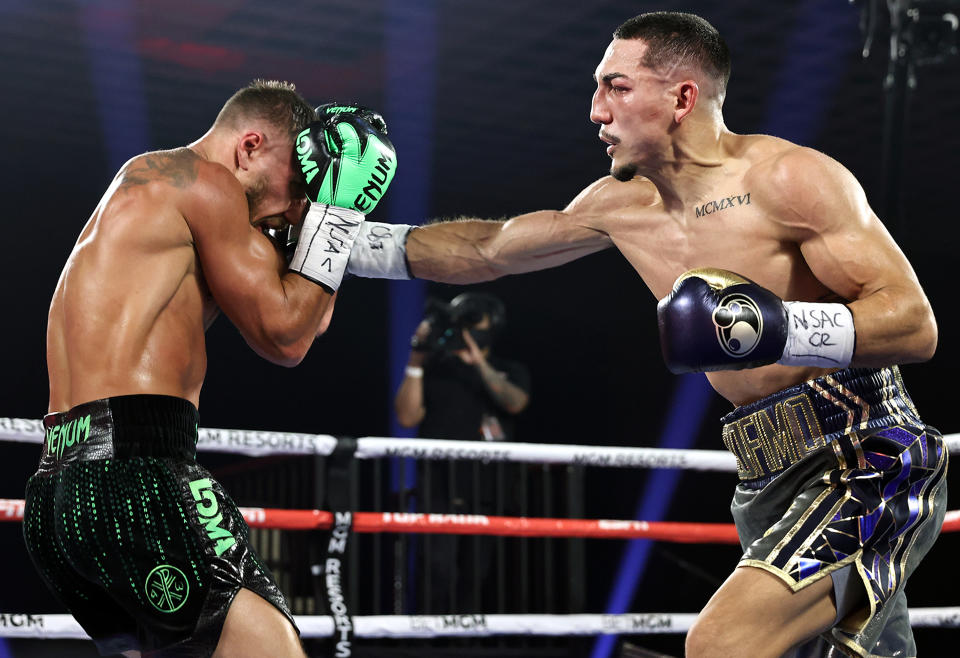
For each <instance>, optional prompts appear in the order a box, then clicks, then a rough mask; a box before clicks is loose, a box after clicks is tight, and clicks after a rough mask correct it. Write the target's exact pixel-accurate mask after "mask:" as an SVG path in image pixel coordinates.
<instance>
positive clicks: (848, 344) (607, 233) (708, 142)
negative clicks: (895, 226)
mask: <svg viewBox="0 0 960 658" xmlns="http://www.w3.org/2000/svg"><path fill="white" fill-rule="evenodd" d="M729 74H730V54H729V50H728V48H727V46H726V43H725V42H724V41H723V39H722V38H721V37H720V35H719V34H718V33H717V31H716V30H715V29H714V28H713V26H711V25H710V24H709V23H708V22H707V21H705V20H703V19H702V18H700V17H698V16H694V15H691V14H683V13H677V12H652V13H649V14H642V15H640V16H636V17H634V18H632V19H630V20H628V21H626V22H625V23H623V24H622V25H621V26H620V27H619V28H617V30H616V32H614V38H613V40H612V42H611V43H610V45H609V46H608V48H607V51H606V53H605V54H604V56H603V58H602V60H601V61H600V64H599V65H598V66H597V68H596V70H595V71H594V80H595V83H596V86H595V89H594V94H593V102H592V106H591V112H590V118H591V120H592V121H593V122H594V123H596V124H599V126H600V130H599V137H600V139H601V140H602V141H603V143H604V145H605V147H606V151H607V154H608V155H609V157H610V158H611V167H610V174H611V175H610V176H608V177H605V178H602V179H600V180H598V181H596V182H595V183H593V184H592V185H590V186H589V187H587V188H586V189H585V190H583V191H582V192H581V193H580V194H579V195H577V196H576V198H574V199H573V201H571V202H570V203H569V204H568V205H567V206H566V208H564V209H563V210H562V211H553V210H544V211H537V212H531V213H527V214H524V215H519V216H517V217H514V218H512V219H510V220H508V221H505V222H504V221H485V220H481V219H479V218H477V219H460V220H457V221H450V222H437V223H431V224H429V225H428V226H422V227H413V228H411V227H409V226H404V225H394V226H392V227H390V225H387V226H388V227H390V228H387V229H378V230H379V232H380V233H382V234H384V235H385V236H386V237H385V238H384V239H382V240H381V244H380V246H381V248H380V249H377V250H367V249H354V251H353V252H352V254H351V258H350V262H349V263H348V271H350V272H352V273H354V274H356V275H359V276H377V277H389V278H409V277H410V276H415V277H419V278H424V279H429V280H434V281H442V282H446V283H474V282H479V281H485V280H489V279H493V278H497V277H500V276H504V275H507V274H519V273H522V272H530V271H534V270H541V269H544V268H548V267H554V266H557V265H561V264H563V263H567V262H569V261H571V260H574V259H576V258H579V257H581V256H584V255H587V254H590V253H594V252H596V251H599V250H602V249H606V248H609V247H616V248H617V249H618V250H619V251H620V253H621V254H623V256H624V257H625V258H626V259H627V260H628V261H629V262H630V264H631V265H632V266H633V268H634V269H635V270H636V271H637V273H638V274H639V275H640V277H641V278H642V279H643V281H644V282H645V283H646V284H647V286H648V288H649V289H650V290H651V291H652V293H653V294H654V296H655V298H657V299H660V300H661V301H660V304H659V309H658V311H659V312H658V317H659V323H660V330H661V347H662V351H663V356H664V358H665V360H666V364H667V366H668V368H669V369H670V370H672V371H674V372H695V371H704V372H706V373H707V375H706V376H707V379H708V380H709V382H710V384H711V385H712V386H713V388H714V389H715V390H716V391H717V392H718V393H719V394H720V395H722V396H723V397H724V398H726V399H727V400H728V401H730V402H731V403H732V404H733V405H734V410H733V411H732V412H731V413H730V414H729V415H727V416H726V417H725V418H724V423H723V430H722V438H723V442H724V445H726V447H727V448H728V449H729V450H730V451H731V452H733V453H734V454H735V455H736V457H737V466H738V471H739V478H740V482H739V484H738V486H737V487H736V490H735V493H734V499H733V504H732V507H731V510H732V512H733V516H734V520H735V522H736V525H737V530H738V532H739V535H740V539H741V544H742V546H743V548H744V553H743V557H742V559H741V560H740V563H739V565H738V567H737V568H736V569H734V571H733V573H732V574H731V575H730V577H729V578H728V579H727V580H726V582H724V584H723V585H722V586H721V587H720V588H719V589H718V590H717V592H716V594H715V595H714V596H713V597H712V598H711V599H710V601H709V602H707V604H706V606H705V607H704V609H703V611H702V612H701V614H700V615H699V617H698V619H697V621H696V623H695V624H694V625H693V627H692V629H691V630H690V632H689V633H688V634H687V638H686V655H687V656H691V657H692V656H722V657H724V658H728V657H730V656H744V657H750V658H755V657H757V656H783V655H790V656H799V655H802V656H814V655H826V653H827V652H828V651H830V650H831V649H830V647H833V649H834V650H836V651H839V652H840V653H842V654H844V655H857V656H901V655H903V656H910V655H916V654H917V647H916V645H915V642H914V639H913V634H912V632H911V629H910V624H909V619H908V616H907V607H906V595H905V593H904V587H905V584H906V582H907V580H908V578H909V576H910V574H911V573H912V571H913V569H914V568H915V567H916V565H917V563H918V562H919V561H920V560H921V559H922V558H923V556H924V555H925V554H926V553H927V551H929V549H930V547H931V546H932V544H933V542H934V540H935V539H936V537H937V535H938V533H939V529H940V525H941V521H942V519H943V515H944V512H945V509H946V507H945V506H946V478H945V473H946V469H947V459H948V457H947V450H946V447H945V445H944V442H943V439H942V437H941V436H940V434H939V432H937V430H935V429H934V428H932V427H930V426H927V425H926V424H925V423H924V422H923V421H922V420H921V419H920V417H919V415H918V412H917V409H916V406H915V405H914V404H913V401H912V400H911V399H910V396H909V394H908V393H907V391H906V388H905V386H904V383H903V378H902V377H901V374H900V370H899V368H898V367H897V364H902V363H910V362H919V361H924V360H927V359H929V358H931V356H932V355H933V353H934V351H935V349H936V344H937V325H936V321H935V319H934V315H933V312H932V309H931V308H930V304H929V302H928V300H927V297H926V295H925V294H924V291H923V288H922V286H921V285H920V282H919V281H918V280H917V277H916V275H915V273H914V271H913V268H912V266H911V265H910V263H909V261H908V260H907V258H906V257H905V256H904V254H903V252H902V251H901V250H900V248H899V247H898V246H897V245H896V243H895V242H894V241H893V239H892V238H891V236H890V235H889V233H888V232H887V231H886V229H885V228H884V226H883V224H882V223H881V222H880V220H879V219H878V218H877V216H876V215H875V214H874V213H873V211H872V210H871V209H870V206H869V204H868V202H867V199H866V195H865V194H864V191H863V189H862V188H861V186H860V184H859V183H858V182H857V181H856V179H855V178H854V177H853V175H852V174H851V173H850V172H849V171H848V170H847V169H845V168H844V167H843V166H842V165H840V164H839V163H838V162H836V161H835V160H833V159H832V158H830V157H828V156H827V155H825V154H823V153H819V152H817V151H815V150H813V149H809V148H804V147H801V146H798V145H796V144H792V143H790V142H789V141H786V140H783V139H778V138H776V137H773V136H769V135H739V134H736V133H733V132H732V131H730V130H728V129H727V127H726V126H725V125H724V120H723V112H722V107H723V102H724V99H725V96H726V92H727V81H728V78H729ZM593 283H595V282H591V284H593Z"/></svg>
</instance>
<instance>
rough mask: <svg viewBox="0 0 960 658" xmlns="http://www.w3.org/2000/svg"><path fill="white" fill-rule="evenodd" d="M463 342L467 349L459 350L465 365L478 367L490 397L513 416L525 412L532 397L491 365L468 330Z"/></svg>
mask: <svg viewBox="0 0 960 658" xmlns="http://www.w3.org/2000/svg"><path fill="white" fill-rule="evenodd" d="M463 341H464V342H465V343H466V344H467V349H465V350H457V356H459V357H460V358H461V359H462V360H463V362H464V363H469V364H470V365H473V366H476V367H477V371H478V372H479V373H480V378H481V379H482V380H483V383H484V385H485V386H486V387H487V390H488V391H490V395H491V396H493V399H494V400H496V401H497V404H499V405H500V406H501V407H503V408H504V409H506V410H507V411H508V412H509V413H511V414H518V413H520V412H521V411H523V410H524V409H525V408H526V406H527V404H528V403H529V402H530V395H529V394H528V393H527V392H526V391H524V390H523V389H522V388H520V387H519V386H517V385H516V384H514V383H513V382H511V381H510V380H509V379H507V375H506V373H503V372H500V371H499V370H497V369H496V368H494V367H493V366H491V365H490V363H489V362H488V361H487V357H486V355H484V353H483V352H482V351H481V350H480V348H479V347H477V343H476V341H474V340H473V336H471V335H470V332H469V331H467V330H466V329H464V330H463Z"/></svg>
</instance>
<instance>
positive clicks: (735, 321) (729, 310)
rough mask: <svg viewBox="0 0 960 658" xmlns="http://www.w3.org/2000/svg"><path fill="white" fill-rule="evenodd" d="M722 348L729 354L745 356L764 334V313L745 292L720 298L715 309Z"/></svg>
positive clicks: (715, 318)
mask: <svg viewBox="0 0 960 658" xmlns="http://www.w3.org/2000/svg"><path fill="white" fill-rule="evenodd" d="M713 324H714V325H716V327H717V340H718V341H719V342H720V348H721V349H722V350H723V351H724V352H725V353H726V354H728V355H729V356H732V357H737V358H740V357H744V356H746V355H748V354H750V352H752V351H753V349H754V348H755V347H756V346H757V343H759V342H760V336H762V335H763V314H762V313H760V307H759V306H757V303H756V302H755V301H753V300H752V299H750V298H749V297H747V296H746V295H744V294H743V293H739V292H736V293H733V294H732V295H727V296H726V297H724V298H723V299H721V300H720V305H719V306H717V308H715V309H714V311H713Z"/></svg>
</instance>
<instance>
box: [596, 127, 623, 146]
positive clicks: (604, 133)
mask: <svg viewBox="0 0 960 658" xmlns="http://www.w3.org/2000/svg"><path fill="white" fill-rule="evenodd" d="M600 137H601V138H603V139H605V140H607V141H609V142H610V143H611V144H619V143H620V138H619V137H616V136H614V135H611V134H610V133H608V132H607V131H605V130H601V131H600Z"/></svg>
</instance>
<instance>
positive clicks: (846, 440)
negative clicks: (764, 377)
mask: <svg viewBox="0 0 960 658" xmlns="http://www.w3.org/2000/svg"><path fill="white" fill-rule="evenodd" d="M723 421H724V428H723V439H724V444H725V445H726V446H727V448H728V449H729V450H730V451H731V452H733V453H734V454H735V455H736V457H737V466H738V471H739V475H740V479H741V481H740V484H739V485H738V486H737V489H736V492H735V493H734V497H733V503H732V504H731V511H732V513H733V518H734V522H735V524H736V527H737V533H738V534H739V536H740V542H741V544H742V546H743V549H744V554H743V557H742V558H741V560H740V566H749V567H756V568H759V569H763V570H765V571H767V572H769V573H772V574H774V575H776V576H777V577H778V578H780V579H781V580H782V581H783V582H784V583H786V584H787V585H788V586H789V587H790V588H791V589H792V590H793V591H798V590H800V589H802V588H804V587H806V586H808V585H810V584H812V583H814V582H816V581H818V580H819V579H821V578H824V577H827V576H830V577H831V578H832V579H833V585H834V595H835V601H836V605H837V619H836V621H835V626H834V627H833V628H832V629H830V630H829V631H827V632H826V633H824V634H823V635H822V636H821V638H818V639H815V640H813V641H811V642H810V643H807V644H808V645H811V647H812V645H813V644H817V643H819V644H821V645H822V644H823V643H824V642H826V643H829V644H832V645H834V646H836V647H838V648H840V650H841V651H842V652H843V653H845V654H853V655H858V656H915V655H916V653H917V650H916V646H915V644H914V641H913V633H912V631H911V629H910V620H909V617H908V615H907V600H906V595H905V594H904V586H905V585H906V582H907V579H908V578H909V576H910V574H911V573H912V572H913V570H914V568H915V567H916V566H917V564H918V563H919V562H920V560H921V559H922V558H923V556H924V555H926V553H927V551H929V550H930V547H931V546H932V545H933V543H934V541H935V540H936V538H937V536H938V535H939V533H940V527H941V525H942V524H943V517H944V513H945V512H946V504H947V482H946V473H947V461H948V457H947V449H946V446H945V444H944V442H943V437H942V436H941V435H940V432H938V431H937V430H936V429H934V428H932V427H930V426H927V425H924V424H923V422H922V421H921V420H920V417H919V415H918V414H917V410H916V408H915V407H914V405H913V402H912V400H911V399H910V396H909V395H908V394H907V390H906V388H905V387H904V385H903V380H902V378H901V376H900V371H899V369H898V368H896V367H892V368H880V369H874V368H848V369H845V370H840V371H838V372H835V373H832V374H830V375H826V376H823V377H818V378H816V379H812V380H810V381H807V382H804V383H802V384H798V385H796V386H792V387H790V388H787V389H784V390H783V391H780V392H778V393H775V394H774V395H771V396H768V397H766V398H764V399H762V400H759V401H757V402H754V403H752V404H748V405H744V406H742V407H739V408H737V409H736V410H735V411H734V412H732V413H730V414H728V415H727V416H725V417H724V419H723ZM804 647H807V645H804ZM804 647H801V648H800V649H798V650H796V651H795V653H794V654H791V655H797V656H807V655H823V651H822V650H812V649H811V648H810V647H807V649H805V648H804ZM808 649H809V650H808Z"/></svg>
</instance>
